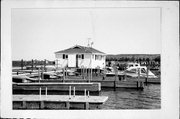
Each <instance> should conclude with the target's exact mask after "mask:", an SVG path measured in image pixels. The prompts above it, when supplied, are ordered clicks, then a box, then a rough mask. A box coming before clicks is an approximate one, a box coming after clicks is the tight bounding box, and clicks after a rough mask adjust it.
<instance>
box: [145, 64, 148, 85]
mask: <svg viewBox="0 0 180 119" xmlns="http://www.w3.org/2000/svg"><path fill="white" fill-rule="evenodd" d="M148 72H149V67H148V66H147V71H146V79H145V82H146V85H147V83H148Z"/></svg>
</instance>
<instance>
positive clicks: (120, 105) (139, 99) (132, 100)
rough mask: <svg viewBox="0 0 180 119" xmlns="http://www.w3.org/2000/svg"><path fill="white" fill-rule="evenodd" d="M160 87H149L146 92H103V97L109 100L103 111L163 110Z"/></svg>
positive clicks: (103, 106)
mask: <svg viewBox="0 0 180 119" xmlns="http://www.w3.org/2000/svg"><path fill="white" fill-rule="evenodd" d="M160 87H161V86H160V85H148V86H147V87H145V89H144V90H122V89H119V90H117V91H113V90H109V89H106V90H103V91H102V92H101V95H103V96H108V97H109V99H108V100H107V102H106V103H105V104H104V105H102V108H101V109H103V110H106V109H161V90H160V89H161V88H160Z"/></svg>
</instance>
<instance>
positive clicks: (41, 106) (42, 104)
mask: <svg viewBox="0 0 180 119" xmlns="http://www.w3.org/2000/svg"><path fill="white" fill-rule="evenodd" d="M40 109H44V101H40Z"/></svg>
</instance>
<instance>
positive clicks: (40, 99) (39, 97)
mask: <svg viewBox="0 0 180 119" xmlns="http://www.w3.org/2000/svg"><path fill="white" fill-rule="evenodd" d="M39 98H40V100H41V87H40V88H39Z"/></svg>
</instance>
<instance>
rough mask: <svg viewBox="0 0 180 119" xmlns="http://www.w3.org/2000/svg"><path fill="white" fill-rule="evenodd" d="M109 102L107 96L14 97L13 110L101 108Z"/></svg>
mask: <svg viewBox="0 0 180 119" xmlns="http://www.w3.org/2000/svg"><path fill="white" fill-rule="evenodd" d="M107 100H108V97H107V96H89V95H88V96H87V95H85V96H74V95H13V109H49V108H48V107H49V106H50V104H55V106H56V107H52V109H71V108H73V106H74V105H77V104H82V105H83V108H84V109H91V107H93V105H96V107H97V106H100V105H102V104H104V103H105V102H106V101H107Z"/></svg>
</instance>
